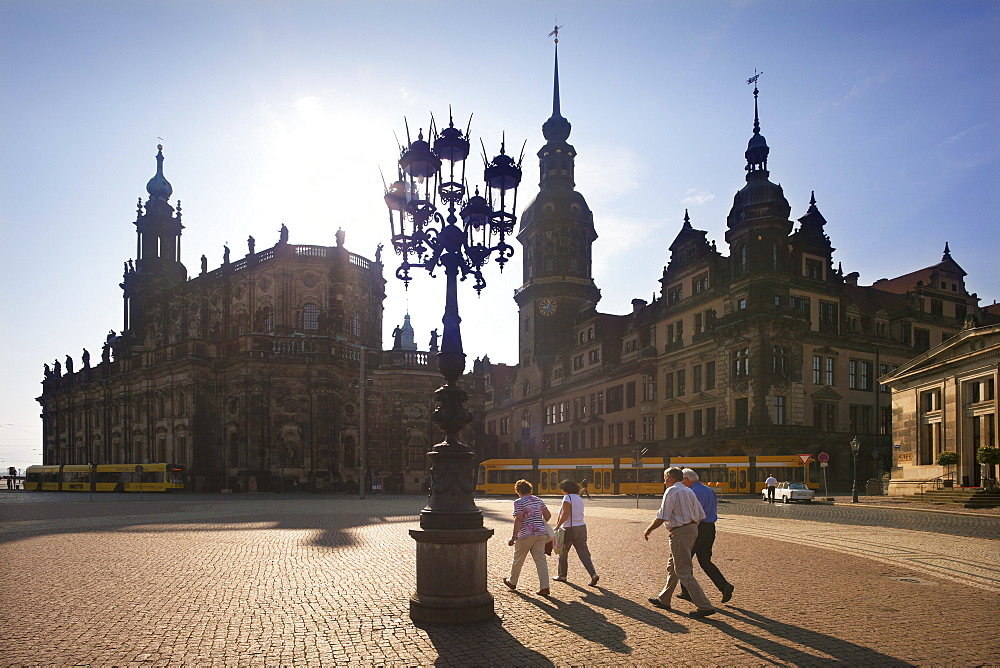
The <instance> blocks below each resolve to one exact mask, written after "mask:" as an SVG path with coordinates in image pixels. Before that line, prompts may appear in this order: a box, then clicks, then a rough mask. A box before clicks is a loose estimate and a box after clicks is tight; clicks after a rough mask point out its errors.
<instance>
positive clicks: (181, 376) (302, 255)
mask: <svg viewBox="0 0 1000 668" xmlns="http://www.w3.org/2000/svg"><path fill="white" fill-rule="evenodd" d="M156 160H157V166H156V174H155V176H154V177H153V178H152V179H150V181H149V183H148V184H147V191H148V193H149V198H148V200H147V201H146V203H145V205H143V204H142V201H141V200H140V204H139V207H138V212H137V216H136V220H135V229H136V259H135V261H134V262H133V261H131V260H130V261H129V262H127V263H126V264H125V271H124V275H123V280H122V283H121V285H120V287H121V288H122V291H123V297H124V323H123V327H122V331H121V333H120V334H116V333H115V332H114V331H112V332H111V333H110V334H109V335H108V337H107V341H106V342H105V344H104V349H103V352H102V355H101V361H100V362H99V363H97V364H96V365H94V366H91V363H90V355H89V353H88V352H87V351H86V350H85V351H84V354H83V358H82V368H80V369H77V370H75V371H74V369H73V359H72V358H71V357H68V356H67V358H66V368H65V370H63V369H62V365H61V364H60V363H59V362H58V361H56V362H55V364H54V365H53V366H52V367H51V368H50V367H49V366H48V365H46V367H45V379H44V381H43V383H42V394H41V396H40V397H38V401H39V403H40V404H41V407H42V424H43V463H45V464H88V463H93V464H103V463H135V464H143V463H150V462H171V463H175V464H180V465H183V466H184V467H185V470H186V475H187V476H188V483H189V484H188V487H189V488H191V489H195V490H216V489H234V490H244V491H255V490H259V491H263V490H267V491H271V490H285V491H288V490H291V489H302V490H306V489H308V490H316V491H337V490H342V491H357V490H358V488H359V485H360V484H361V483H362V481H366V483H367V486H366V489H373V490H376V491H377V490H379V489H383V490H386V491H411V492H417V491H422V490H424V489H425V487H426V482H427V471H426V458H425V453H426V452H427V451H428V450H429V449H430V447H431V446H432V445H433V444H434V443H435V442H436V440H438V438H439V436H440V433H439V430H437V429H436V428H435V427H434V426H433V425H432V424H431V421H430V416H431V413H432V411H433V408H434V407H433V398H432V392H433V390H434V389H435V388H436V387H437V386H438V385H440V383H441V378H440V375H439V374H438V373H437V368H436V363H435V357H434V354H433V353H434V352H435V350H434V348H435V344H434V343H433V341H432V344H431V346H430V347H431V348H432V349H431V350H430V351H429V352H424V351H419V350H417V345H416V344H415V343H414V341H413V339H414V336H413V330H412V327H410V324H409V316H407V322H406V323H405V324H404V327H403V328H402V331H401V334H402V335H399V336H396V337H395V338H396V341H395V345H394V346H393V349H392V350H383V349H382V343H381V339H382V302H383V300H384V299H385V280H384V279H383V276H382V269H383V267H382V263H381V257H380V255H381V250H379V251H377V252H376V256H375V260H374V261H373V260H370V259H368V258H365V257H363V256H361V255H358V254H356V253H353V252H351V251H349V250H348V249H347V248H346V247H345V245H344V242H345V233H344V232H343V231H338V232H337V234H336V239H337V245H335V246H311V245H295V244H291V243H289V241H288V230H287V228H286V227H285V226H284V225H282V227H281V230H280V232H279V234H278V241H277V243H276V244H275V245H274V246H272V247H270V248H267V249H265V250H260V251H258V250H257V249H256V248H255V240H254V239H253V238H252V237H251V238H250V239H248V240H247V244H248V247H247V248H248V251H247V253H246V255H245V256H244V257H241V258H239V259H235V260H231V259H230V251H229V249H228V247H227V248H226V249H225V251H224V254H223V263H222V265H221V266H220V267H217V268H215V269H212V270H209V269H208V266H207V259H206V258H205V256H202V258H201V271H200V273H199V274H198V275H197V276H194V277H189V276H188V272H187V269H186V267H185V266H184V264H183V263H182V262H181V233H182V230H183V227H184V226H183V224H182V222H181V221H182V218H181V206H180V202H177V206H176V209H175V208H174V207H173V206H172V205H171V204H170V203H169V199H170V196H171V194H172V192H173V188H172V186H171V185H170V183H169V182H168V181H167V180H166V178H165V177H164V175H163V153H162V148H161V150H160V151H159V152H158V154H157V156H156ZM397 330H399V328H397ZM407 332H408V334H407ZM404 344H405V345H404ZM362 471H364V472H365V473H364V474H363V473H362Z"/></svg>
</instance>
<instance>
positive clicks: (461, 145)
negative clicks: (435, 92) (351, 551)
mask: <svg viewBox="0 0 1000 668" xmlns="http://www.w3.org/2000/svg"><path fill="white" fill-rule="evenodd" d="M470 121H471V119H470ZM428 140H430V141H433V147H432V146H431V143H430V141H425V140H424V135H423V130H421V131H420V133H419V134H418V135H417V140H416V141H412V142H411V141H410V138H409V129H407V146H406V148H405V149H402V150H401V154H400V158H399V170H398V180H397V181H396V182H395V183H393V184H392V186H390V187H389V188H387V189H386V193H385V203H386V205H387V206H388V208H389V226H390V230H391V234H392V236H391V239H392V247H393V250H395V252H396V255H399V256H401V258H402V261H401V263H400V265H399V268H398V269H397V270H396V278H398V279H399V280H401V281H403V283H404V284H405V285H406V286H407V287H409V282H410V280H411V279H412V277H411V276H410V270H412V269H424V270H426V271H427V272H428V273H429V274H430V275H431V276H432V277H433V276H434V272H435V270H436V269H437V268H438V267H441V268H443V269H444V274H445V279H446V282H445V305H444V317H443V318H442V323H443V325H444V329H443V333H442V336H441V349H440V352H438V354H437V361H438V369H439V370H440V371H441V375H442V376H443V377H444V381H445V382H444V385H443V386H442V387H440V388H438V389H437V390H436V391H435V392H434V398H435V400H436V401H437V408H436V409H435V411H434V414H433V416H432V420H433V422H434V424H436V425H437V426H438V427H439V428H440V429H441V430H442V431H443V432H444V435H445V438H444V441H442V442H441V443H438V444H437V445H435V446H434V447H433V448H431V451H430V452H429V453H428V454H427V458H428V460H429V462H430V474H431V489H430V498H429V500H428V502H427V506H426V507H425V508H424V509H423V510H422V511H420V529H413V530H411V531H410V536H411V537H412V538H413V539H414V540H415V541H416V542H417V590H416V592H415V593H414V594H413V596H411V597H410V618H411V619H412V620H414V621H416V622H429V623H447V624H452V623H464V622H478V621H485V620H487V619H491V618H492V617H493V616H494V613H493V596H492V595H491V594H490V593H489V591H487V588H486V541H488V540H489V539H490V537H491V536H492V535H493V530H492V529H486V528H484V527H483V514H482V512H481V511H480V510H479V508H478V507H477V506H476V502H475V499H474V497H473V493H474V491H475V468H474V466H475V465H474V463H473V462H474V459H475V452H474V451H473V450H472V449H471V448H469V447H468V446H467V445H465V444H463V443H462V442H461V441H460V440H459V432H461V430H462V429H463V428H464V427H465V426H466V425H468V424H469V423H470V422H471V421H472V413H470V412H469V411H468V410H467V409H466V408H465V406H464V402H465V399H466V398H467V397H468V394H467V393H466V392H465V390H463V389H462V388H461V387H459V385H458V380H459V378H461V376H462V374H463V373H464V372H465V352H464V351H463V349H462V333H461V326H460V323H461V321H462V320H461V318H460V317H459V315H458V279H459V276H460V275H461V278H462V280H463V281H464V280H466V279H467V278H469V277H472V278H473V279H474V283H473V288H474V289H475V290H476V292H477V293H479V292H480V291H482V289H483V288H484V287H486V281H485V280H484V279H483V274H482V270H483V267H484V266H485V265H486V263H487V262H488V261H489V259H490V257H491V256H493V254H494V253H495V254H496V256H497V257H496V262H497V263H498V264H499V265H500V269H501V271H502V270H503V266H504V264H505V263H506V262H507V261H508V260H509V259H510V258H511V257H512V256H513V255H514V249H513V248H512V247H511V246H510V245H509V244H508V243H507V237H508V236H511V235H512V234H513V233H514V225H515V223H516V222H517V216H516V215H515V213H514V212H515V211H516V207H517V187H518V185H519V184H520V182H521V160H520V159H519V160H518V161H517V162H515V161H514V160H513V159H512V158H511V157H510V156H508V155H506V154H505V152H504V146H503V143H501V145H500V154H499V155H497V156H496V157H494V158H493V160H492V161H487V159H486V154H485V148H484V153H483V163H484V166H485V169H484V180H485V181H486V185H485V196H484V195H480V194H479V189H478V188H477V189H476V194H475V195H473V196H471V197H469V196H468V192H467V190H466V182H465V160H466V158H467V157H468V156H469V133H468V129H466V132H465V133H463V132H462V131H461V130H459V129H457V128H456V127H455V125H454V122H453V121H452V119H451V118H450V114H449V122H448V127H447V128H445V129H444V130H442V131H441V132H440V133H438V132H437V130H436V128H435V124H434V120H433V117H432V118H431V125H430V128H429V131H428ZM523 156H524V154H523V150H522V154H521V158H523ZM445 163H447V167H446V170H444V171H443V170H442V166H443V165H444V164H445ZM438 198H440V200H441V202H442V204H443V205H446V206H447V212H446V213H443V212H439V211H438V209H437V204H438ZM508 209H509V210H508ZM456 213H457V214H458V216H456ZM459 216H460V217H461V220H459Z"/></svg>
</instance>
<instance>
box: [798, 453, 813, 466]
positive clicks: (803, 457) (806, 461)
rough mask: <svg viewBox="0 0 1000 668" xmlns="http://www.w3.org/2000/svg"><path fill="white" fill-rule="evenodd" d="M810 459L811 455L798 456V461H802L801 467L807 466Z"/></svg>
mask: <svg viewBox="0 0 1000 668" xmlns="http://www.w3.org/2000/svg"><path fill="white" fill-rule="evenodd" d="M812 458H813V456H812V455H799V459H801V460H802V464H803V465H805V464H808V463H809V460H810V459H812Z"/></svg>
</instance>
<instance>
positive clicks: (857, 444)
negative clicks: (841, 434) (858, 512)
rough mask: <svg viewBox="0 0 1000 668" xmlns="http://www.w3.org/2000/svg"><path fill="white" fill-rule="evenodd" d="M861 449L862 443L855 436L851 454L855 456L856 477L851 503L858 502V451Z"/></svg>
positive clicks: (852, 486)
mask: <svg viewBox="0 0 1000 668" xmlns="http://www.w3.org/2000/svg"><path fill="white" fill-rule="evenodd" d="M860 449H861V441H859V440H858V437H857V436H855V437H854V438H853V439H851V454H853V455H854V475H853V476H852V478H853V481H854V482H853V484H852V485H851V503H857V502H858V450H860Z"/></svg>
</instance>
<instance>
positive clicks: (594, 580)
mask: <svg viewBox="0 0 1000 668" xmlns="http://www.w3.org/2000/svg"><path fill="white" fill-rule="evenodd" d="M600 579H601V576H600V575H598V574H597V573H594V577H592V578H590V586H591V587H596V586H597V581H598V580H600Z"/></svg>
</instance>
